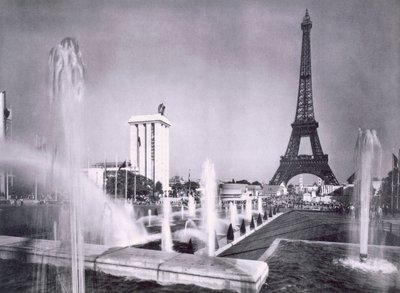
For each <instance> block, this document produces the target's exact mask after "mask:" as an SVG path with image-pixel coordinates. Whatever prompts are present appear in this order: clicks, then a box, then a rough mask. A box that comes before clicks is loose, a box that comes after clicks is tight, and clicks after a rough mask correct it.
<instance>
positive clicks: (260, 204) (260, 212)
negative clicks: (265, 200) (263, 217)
mask: <svg viewBox="0 0 400 293" xmlns="http://www.w3.org/2000/svg"><path fill="white" fill-rule="evenodd" d="M257 203H258V206H257V207H258V213H259V214H262V212H263V208H262V199H261V197H259V198H258V201H257Z"/></svg>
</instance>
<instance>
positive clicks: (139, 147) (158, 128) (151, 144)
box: [128, 114, 171, 190]
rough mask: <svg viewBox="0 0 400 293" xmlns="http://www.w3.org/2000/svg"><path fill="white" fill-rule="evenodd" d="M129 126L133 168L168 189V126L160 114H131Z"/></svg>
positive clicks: (166, 120)
mask: <svg viewBox="0 0 400 293" xmlns="http://www.w3.org/2000/svg"><path fill="white" fill-rule="evenodd" d="M128 123H129V126H130V157H131V163H132V166H133V167H134V168H137V169H138V170H139V174H140V175H143V176H145V177H147V178H149V179H151V180H153V182H154V183H156V182H157V181H160V182H161V183H162V186H163V189H164V190H168V189H169V127H170V126H171V123H170V122H169V120H168V119H167V118H166V117H165V116H164V115H162V114H155V115H142V116H132V117H131V118H130V119H129V122H128Z"/></svg>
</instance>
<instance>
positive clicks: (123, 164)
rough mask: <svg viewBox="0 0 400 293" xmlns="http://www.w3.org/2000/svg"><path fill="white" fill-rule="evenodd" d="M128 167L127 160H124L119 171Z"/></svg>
mask: <svg viewBox="0 0 400 293" xmlns="http://www.w3.org/2000/svg"><path fill="white" fill-rule="evenodd" d="M125 167H126V161H124V162H123V163H122V164H121V166H119V168H118V171H119V170H121V169H122V168H125Z"/></svg>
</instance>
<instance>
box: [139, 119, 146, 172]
mask: <svg viewBox="0 0 400 293" xmlns="http://www.w3.org/2000/svg"><path fill="white" fill-rule="evenodd" d="M138 137H139V138H140V144H139V143H138V148H139V174H140V175H143V176H146V175H145V164H146V163H145V159H146V157H145V140H146V133H145V129H144V124H143V123H140V124H139V125H138Z"/></svg>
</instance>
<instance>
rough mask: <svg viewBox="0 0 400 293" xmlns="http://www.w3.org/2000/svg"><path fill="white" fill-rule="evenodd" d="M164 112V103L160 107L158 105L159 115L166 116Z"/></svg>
mask: <svg viewBox="0 0 400 293" xmlns="http://www.w3.org/2000/svg"><path fill="white" fill-rule="evenodd" d="M164 112H165V106H164V104H163V103H161V104H160V105H158V113H160V114H161V115H163V116H164Z"/></svg>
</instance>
